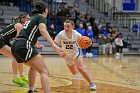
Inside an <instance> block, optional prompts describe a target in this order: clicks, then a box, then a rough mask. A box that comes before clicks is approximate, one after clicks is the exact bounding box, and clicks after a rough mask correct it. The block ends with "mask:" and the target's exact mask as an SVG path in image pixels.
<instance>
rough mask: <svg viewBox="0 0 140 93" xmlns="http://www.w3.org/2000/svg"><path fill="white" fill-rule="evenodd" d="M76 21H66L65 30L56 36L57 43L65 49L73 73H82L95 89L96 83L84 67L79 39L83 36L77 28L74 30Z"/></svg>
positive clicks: (92, 88) (66, 59)
mask: <svg viewBox="0 0 140 93" xmlns="http://www.w3.org/2000/svg"><path fill="white" fill-rule="evenodd" d="M73 28H74V23H73V21H71V20H66V21H65V22H64V30H62V31H61V32H60V33H59V34H58V35H57V36H56V38H55V40H54V41H55V43H56V44H58V45H61V46H62V49H63V51H64V59H65V62H66V63H67V65H68V68H69V70H70V71H71V73H72V74H73V75H78V74H81V75H82V76H83V77H84V78H85V79H86V80H87V81H88V83H89V85H90V89H91V90H95V89H96V85H95V84H94V82H93V81H92V80H91V78H90V76H89V74H88V73H87V71H86V70H85V69H84V68H83V66H84V65H83V55H82V51H81V49H80V48H79V47H78V44H77V40H78V39H79V38H80V37H82V36H81V34H79V33H78V32H77V31H76V30H73Z"/></svg>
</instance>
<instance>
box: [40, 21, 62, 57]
mask: <svg viewBox="0 0 140 93" xmlns="http://www.w3.org/2000/svg"><path fill="white" fill-rule="evenodd" d="M39 31H40V34H41V35H42V36H43V37H44V38H45V40H46V41H48V42H49V43H50V44H51V46H52V47H53V49H54V50H55V51H56V52H57V53H58V54H59V55H60V56H62V55H63V50H62V49H61V48H60V47H58V46H57V45H56V44H55V43H54V41H53V40H52V38H51V37H50V35H49V33H48V31H47V29H46V25H45V24H44V23H40V24H39Z"/></svg>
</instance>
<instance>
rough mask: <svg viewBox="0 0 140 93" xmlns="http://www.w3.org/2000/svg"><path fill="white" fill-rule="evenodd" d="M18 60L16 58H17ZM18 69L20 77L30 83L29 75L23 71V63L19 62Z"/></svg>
mask: <svg viewBox="0 0 140 93" xmlns="http://www.w3.org/2000/svg"><path fill="white" fill-rule="evenodd" d="M15 61H16V60H15ZM17 69H18V72H19V75H20V79H21V80H23V81H25V82H27V83H28V79H27V77H26V76H25V75H24V71H23V69H24V68H23V63H17Z"/></svg>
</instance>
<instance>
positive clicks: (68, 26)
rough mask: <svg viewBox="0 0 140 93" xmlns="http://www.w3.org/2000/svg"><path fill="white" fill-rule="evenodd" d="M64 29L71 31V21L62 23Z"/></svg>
mask: <svg viewBox="0 0 140 93" xmlns="http://www.w3.org/2000/svg"><path fill="white" fill-rule="evenodd" d="M64 30H65V31H66V32H69V31H72V30H73V26H72V25H71V23H64Z"/></svg>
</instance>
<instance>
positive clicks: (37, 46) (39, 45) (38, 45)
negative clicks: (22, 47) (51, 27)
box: [35, 44, 44, 48]
mask: <svg viewBox="0 0 140 93" xmlns="http://www.w3.org/2000/svg"><path fill="white" fill-rule="evenodd" d="M35 47H36V48H43V47H44V45H41V44H37V45H35Z"/></svg>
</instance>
